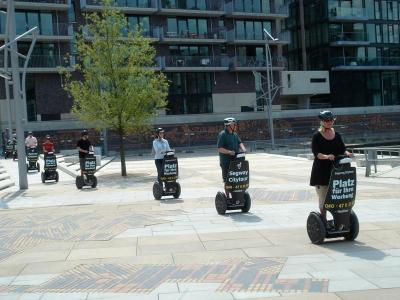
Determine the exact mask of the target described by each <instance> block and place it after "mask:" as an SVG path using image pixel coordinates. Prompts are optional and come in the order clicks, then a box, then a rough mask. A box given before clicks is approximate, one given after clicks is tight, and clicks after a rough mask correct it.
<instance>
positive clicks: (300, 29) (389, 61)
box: [285, 0, 400, 107]
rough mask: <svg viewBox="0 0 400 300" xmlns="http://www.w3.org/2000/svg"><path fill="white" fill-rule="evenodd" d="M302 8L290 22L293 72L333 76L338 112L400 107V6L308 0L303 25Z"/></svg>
mask: <svg viewBox="0 0 400 300" xmlns="http://www.w3.org/2000/svg"><path fill="white" fill-rule="evenodd" d="M299 5H300V1H292V2H291V4H290V17H289V18H288V19H287V20H286V26H287V28H288V30H290V31H291V33H292V35H291V37H292V40H291V43H290V44H289V45H288V47H287V49H286V52H285V53H286V55H287V57H288V65H289V69H292V70H305V69H307V70H329V73H330V83H331V94H330V98H329V99H328V100H327V101H328V102H329V103H330V105H331V106H332V107H368V106H375V107H382V106H391V105H399V104H400V32H399V25H400V22H399V20H400V1H398V0H390V1H386V0H303V10H304V18H303V19H301V18H300V6H299ZM302 24H304V25H303V26H302ZM302 33H304V39H303V38H302ZM302 51H304V52H305V54H306V55H305V59H304V60H303V58H302V57H303V55H302Z"/></svg>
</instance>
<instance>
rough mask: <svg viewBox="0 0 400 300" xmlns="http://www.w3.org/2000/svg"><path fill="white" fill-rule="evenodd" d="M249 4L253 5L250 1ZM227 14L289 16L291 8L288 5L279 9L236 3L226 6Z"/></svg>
mask: <svg viewBox="0 0 400 300" xmlns="http://www.w3.org/2000/svg"><path fill="white" fill-rule="evenodd" d="M248 3H251V1H249V2H248ZM225 8H226V12H227V13H228V14H231V13H245V14H282V15H288V14H289V6H288V5H281V6H279V7H273V6H272V7H271V6H269V7H262V6H246V5H245V6H240V5H237V4H236V3H234V2H233V1H232V2H229V3H227V4H226V6H225Z"/></svg>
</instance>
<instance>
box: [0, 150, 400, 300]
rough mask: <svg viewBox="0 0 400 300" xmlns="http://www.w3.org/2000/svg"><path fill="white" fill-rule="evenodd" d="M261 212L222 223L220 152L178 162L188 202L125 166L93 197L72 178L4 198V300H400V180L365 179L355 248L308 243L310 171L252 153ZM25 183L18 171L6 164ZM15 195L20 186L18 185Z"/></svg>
mask: <svg viewBox="0 0 400 300" xmlns="http://www.w3.org/2000/svg"><path fill="white" fill-rule="evenodd" d="M247 158H248V160H249V162H250V170H251V175H250V176H251V188H250V190H249V192H250V195H251V197H252V201H253V203H252V208H251V210H250V212H249V213H246V214H242V213H235V212H232V213H228V214H227V215H225V216H219V215H218V214H217V213H216V211H215V208H214V197H215V194H216V192H217V191H218V190H219V189H220V188H221V186H222V183H221V179H220V177H221V175H220V170H219V167H218V158H217V156H216V155H215V153H193V154H180V155H179V167H180V169H179V170H180V183H181V186H182V195H181V198H180V199H171V198H169V199H168V198H166V199H164V200H162V201H156V200H154V199H153V197H152V192H151V190H152V183H153V180H154V177H155V166H154V162H153V161H152V160H151V159H149V158H146V157H134V158H131V159H129V161H128V173H129V176H128V177H127V178H123V179H122V178H120V176H119V162H112V163H110V164H109V165H107V166H106V167H105V168H103V169H102V170H100V171H99V172H98V180H99V185H98V188H96V189H85V190H77V189H76V187H75V183H74V178H73V177H71V176H70V175H67V174H65V173H63V172H60V182H59V183H57V184H55V183H46V184H42V183H41V181H40V174H38V173H34V172H32V173H30V174H29V183H30V188H29V190H27V191H22V192H19V191H17V189H16V187H10V188H8V189H6V190H4V191H0V199H1V201H0V299H41V300H43V299H71V300H75V299H89V300H91V299H130V300H132V299H133V300H134V299H140V300H148V299H149V300H150V299H151V300H169V299H191V300H196V299H207V300H214V299H218V300H219V299H222V300H224V299H232V300H233V299H271V298H273V297H279V299H328V300H330V299H343V300H347V299H378V298H382V297H385V298H386V299H399V298H400V222H399V221H400V201H399V195H400V190H399V189H398V185H399V183H400V179H399V177H400V170H393V171H391V172H387V173H384V174H382V175H381V176H379V177H370V178H365V177H364V171H365V169H362V168H361V169H358V177H359V178H358V190H357V202H356V205H355V208H354V210H355V211H356V213H357V215H358V218H359V220H360V234H359V237H358V238H357V240H356V241H354V242H345V241H342V240H334V241H328V242H327V243H325V244H323V245H320V246H317V245H313V244H311V243H310V241H309V239H308V236H307V232H306V229H305V222H306V219H307V216H308V213H309V212H310V211H311V210H315V209H316V208H317V200H316V195H315V192H314V190H313V188H311V187H309V186H308V180H309V174H310V168H311V161H308V160H305V159H300V158H294V157H284V156H279V155H271V154H265V153H256V154H248V155H247ZM2 164H3V166H4V167H5V168H7V170H8V173H9V174H10V175H11V177H12V178H14V180H17V174H16V168H17V166H16V162H12V161H9V160H7V161H4V160H3V161H2ZM16 186H18V183H16Z"/></svg>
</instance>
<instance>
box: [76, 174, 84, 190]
mask: <svg viewBox="0 0 400 300" xmlns="http://www.w3.org/2000/svg"><path fill="white" fill-rule="evenodd" d="M75 184H76V187H77V188H78V190H81V189H82V188H83V184H84V182H83V177H82V176H76V179H75Z"/></svg>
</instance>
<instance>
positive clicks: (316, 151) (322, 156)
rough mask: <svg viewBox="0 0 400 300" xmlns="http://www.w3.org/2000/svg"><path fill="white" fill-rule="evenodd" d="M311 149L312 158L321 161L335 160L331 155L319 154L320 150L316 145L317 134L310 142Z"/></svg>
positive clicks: (317, 144)
mask: <svg viewBox="0 0 400 300" xmlns="http://www.w3.org/2000/svg"><path fill="white" fill-rule="evenodd" d="M311 149H312V152H313V154H314V156H315V157H316V158H318V159H321V160H335V156H334V155H333V154H324V153H321V149H320V146H319V143H318V134H314V136H313V139H312V142H311Z"/></svg>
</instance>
